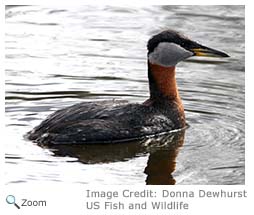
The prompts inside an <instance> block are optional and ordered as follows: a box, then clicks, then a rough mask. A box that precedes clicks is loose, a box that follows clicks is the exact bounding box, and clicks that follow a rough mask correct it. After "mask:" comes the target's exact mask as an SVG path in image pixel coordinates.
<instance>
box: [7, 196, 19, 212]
mask: <svg viewBox="0 0 254 215" xmlns="http://www.w3.org/2000/svg"><path fill="white" fill-rule="evenodd" d="M6 202H7V203H8V204H14V205H15V206H16V208H18V209H20V207H19V206H18V205H17V204H16V202H15V196H13V195H8V196H7V197H6Z"/></svg>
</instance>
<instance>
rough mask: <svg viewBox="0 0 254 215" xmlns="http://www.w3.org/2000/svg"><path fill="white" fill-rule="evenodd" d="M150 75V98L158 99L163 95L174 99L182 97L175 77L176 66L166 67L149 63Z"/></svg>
mask: <svg viewBox="0 0 254 215" xmlns="http://www.w3.org/2000/svg"><path fill="white" fill-rule="evenodd" d="M148 77H149V85H150V99H152V100H154V99H155V100H156V99H159V98H161V97H167V98H168V99H172V100H175V99H180V97H179V93H178V89H177V84H176V78H175V66H171V67H164V66H160V65H156V64H151V63H148Z"/></svg>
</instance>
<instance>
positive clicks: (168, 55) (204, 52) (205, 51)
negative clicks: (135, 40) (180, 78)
mask: <svg viewBox="0 0 254 215" xmlns="http://www.w3.org/2000/svg"><path fill="white" fill-rule="evenodd" d="M147 49H148V60H149V63H152V64H157V65H160V66H164V67H169V66H175V65H176V64H177V63H178V62H180V61H183V60H185V59H187V58H189V57H191V56H203V57H229V56H228V55H227V54H226V53H224V52H221V51H218V50H215V49H212V48H208V47H206V46H203V45H201V44H199V43H197V42H195V41H192V40H191V39H189V38H187V37H185V36H184V35H182V34H180V33H179V32H176V31H173V30H166V31H163V32H161V33H159V34H156V35H154V36H153V37H152V38H151V39H150V40H149V41H148V44H147Z"/></svg>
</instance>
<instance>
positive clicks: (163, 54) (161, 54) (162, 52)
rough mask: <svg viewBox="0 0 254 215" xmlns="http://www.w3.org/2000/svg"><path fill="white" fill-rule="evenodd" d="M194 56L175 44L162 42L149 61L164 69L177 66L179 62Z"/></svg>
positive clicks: (149, 57) (149, 56)
mask: <svg viewBox="0 0 254 215" xmlns="http://www.w3.org/2000/svg"><path fill="white" fill-rule="evenodd" d="M191 56H193V53H192V52H190V51H188V50H186V49H184V48H182V47H181V46H180V45H177V44H175V43H168V42H161V43H159V45H158V46H157V47H156V48H155V49H154V51H153V52H152V53H150V54H149V55H148V60H149V62H150V63H152V64H157V65H160V66H164V67H169V66H175V65H176V64H177V63H178V62H180V61H182V60H185V59H186V58H189V57H191Z"/></svg>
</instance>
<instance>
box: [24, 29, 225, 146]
mask: <svg viewBox="0 0 254 215" xmlns="http://www.w3.org/2000/svg"><path fill="white" fill-rule="evenodd" d="M147 49H148V54H147V57H148V79H149V89H150V98H149V99H147V100H146V101H145V102H143V103H141V104H129V103H127V102H126V101H114V100H113V101H100V102H82V103H79V104H75V105H73V106H70V107H66V108H64V109H61V110H58V111H56V112H55V113H53V114H51V115H49V116H48V118H47V119H45V120H44V121H43V122H41V124H40V125H38V126H37V127H35V128H34V129H33V130H32V131H30V132H29V133H28V136H27V137H28V139H30V140H32V141H34V142H37V143H38V144H40V145H54V144H90V143H112V142H124V141H130V140H133V139H139V138H144V137H146V136H150V135H155V134H160V133H164V132H169V131H172V130H177V129H182V128H184V127H185V126H186V123H185V115H184V108H183V105H182V102H181V99H180V96H179V92H178V89H177V84H176V79H175V67H176V64H177V63H179V62H180V61H183V60H185V59H187V58H189V57H191V56H206V57H229V56H228V55H227V54H225V53H223V52H221V51H217V50H214V49H211V48H208V47H205V46H203V45H200V44H199V43H197V42H194V41H192V40H190V39H189V38H187V37H185V36H183V35H182V34H180V33H179V32H176V31H173V30H166V31H163V32H161V33H159V34H157V35H155V36H153V37H152V38H151V39H150V40H149V41H148V44H147Z"/></svg>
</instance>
